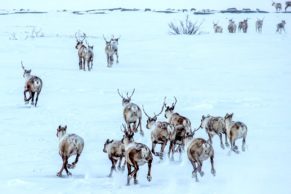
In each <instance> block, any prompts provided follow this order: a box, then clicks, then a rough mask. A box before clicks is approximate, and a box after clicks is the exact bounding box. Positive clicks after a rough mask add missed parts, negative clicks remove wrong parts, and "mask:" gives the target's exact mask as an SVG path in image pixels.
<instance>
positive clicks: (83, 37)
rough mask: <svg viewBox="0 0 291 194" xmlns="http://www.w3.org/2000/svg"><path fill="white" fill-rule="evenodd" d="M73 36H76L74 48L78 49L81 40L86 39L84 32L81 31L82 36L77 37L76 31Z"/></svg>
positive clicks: (81, 42) (81, 43)
mask: <svg viewBox="0 0 291 194" xmlns="http://www.w3.org/2000/svg"><path fill="white" fill-rule="evenodd" d="M75 38H76V42H77V43H76V46H75V48H76V49H79V48H80V47H81V46H82V45H83V41H84V40H85V39H86V34H85V33H83V35H82V36H80V37H77V32H76V33H75ZM80 38H81V39H80Z"/></svg>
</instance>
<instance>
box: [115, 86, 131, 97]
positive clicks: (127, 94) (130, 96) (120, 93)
mask: <svg viewBox="0 0 291 194" xmlns="http://www.w3.org/2000/svg"><path fill="white" fill-rule="evenodd" d="M117 92H118V94H119V96H120V97H121V98H122V99H131V97H132V96H133V94H134V92H135V88H134V89H133V91H132V93H131V95H130V96H128V92H127V93H126V98H125V97H124V96H123V95H122V94H121V93H120V92H119V89H117Z"/></svg>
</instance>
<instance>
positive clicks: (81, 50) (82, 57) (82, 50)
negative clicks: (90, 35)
mask: <svg viewBox="0 0 291 194" xmlns="http://www.w3.org/2000/svg"><path fill="white" fill-rule="evenodd" d="M75 38H76V42H77V43H76V46H75V48H76V49H77V50H78V57H79V69H80V70H82V69H83V70H84V71H85V64H86V55H87V47H86V46H85V45H84V44H83V41H84V40H85V39H86V34H85V33H83V36H82V39H79V38H78V37H77V33H75ZM88 70H89V68H88Z"/></svg>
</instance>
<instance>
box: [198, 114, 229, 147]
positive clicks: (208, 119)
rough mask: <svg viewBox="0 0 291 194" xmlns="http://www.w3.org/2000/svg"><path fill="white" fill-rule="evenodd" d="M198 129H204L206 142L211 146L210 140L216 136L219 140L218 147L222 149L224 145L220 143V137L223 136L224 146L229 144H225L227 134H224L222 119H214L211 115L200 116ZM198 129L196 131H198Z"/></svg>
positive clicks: (224, 128)
mask: <svg viewBox="0 0 291 194" xmlns="http://www.w3.org/2000/svg"><path fill="white" fill-rule="evenodd" d="M199 128H204V129H205V130H206V133H207V134H208V137H209V139H208V141H209V143H210V144H211V145H212V138H213V136H214V135H218V136H219V139H220V147H221V148H222V149H224V144H223V141H222V135H223V134H224V135H225V145H226V146H227V147H228V146H229V144H228V142H227V133H226V127H225V123H224V119H223V117H214V116H211V115H207V116H204V115H203V116H202V118H201V124H200V126H199ZM199 128H198V129H199Z"/></svg>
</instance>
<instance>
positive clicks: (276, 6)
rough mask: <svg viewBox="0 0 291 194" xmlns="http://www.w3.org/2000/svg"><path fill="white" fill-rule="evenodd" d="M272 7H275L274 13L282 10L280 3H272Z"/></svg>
mask: <svg viewBox="0 0 291 194" xmlns="http://www.w3.org/2000/svg"><path fill="white" fill-rule="evenodd" d="M272 6H274V7H275V9H276V12H279V11H281V10H282V4H281V3H275V2H273V3H272Z"/></svg>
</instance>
